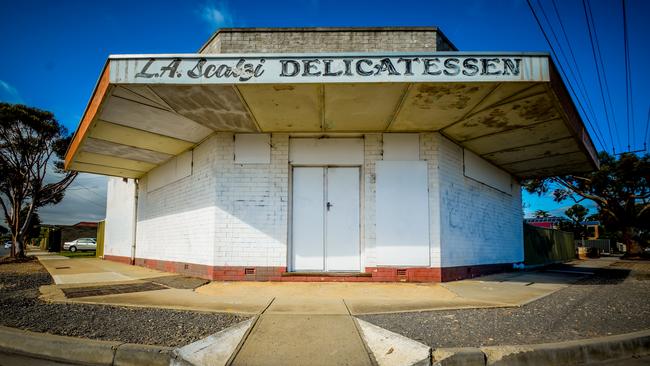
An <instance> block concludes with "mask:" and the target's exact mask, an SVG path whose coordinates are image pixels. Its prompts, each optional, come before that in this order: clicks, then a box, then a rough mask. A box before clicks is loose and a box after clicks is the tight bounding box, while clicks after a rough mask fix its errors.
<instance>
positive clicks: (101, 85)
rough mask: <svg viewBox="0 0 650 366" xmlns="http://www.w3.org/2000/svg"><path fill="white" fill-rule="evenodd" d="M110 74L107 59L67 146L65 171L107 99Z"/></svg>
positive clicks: (109, 87)
mask: <svg viewBox="0 0 650 366" xmlns="http://www.w3.org/2000/svg"><path fill="white" fill-rule="evenodd" d="M110 72H111V67H110V59H109V60H107V61H106V63H105V64H104V68H103V69H102V73H101V74H100V76H99V79H98V80H97V83H96V84H95V89H94V90H93V94H92V97H91V98H90V100H89V101H88V105H87V106H86V109H85V111H84V114H83V117H82V118H81V122H80V123H79V127H77V130H76V131H75V133H74V136H73V137H72V141H71V142H70V146H68V150H67V151H66V153H65V160H64V164H63V166H64V168H65V169H66V170H68V169H70V163H71V162H72V161H73V159H74V157H75V155H76V154H77V151H79V147H80V146H81V143H82V142H83V140H84V139H85V138H86V136H87V135H88V129H90V126H91V125H92V123H93V121H94V120H95V116H97V115H98V114H99V112H100V110H101V106H102V104H103V102H104V101H105V100H106V99H107V98H106V97H107V96H108V95H109V94H110V89H111V87H112V86H111V84H110Z"/></svg>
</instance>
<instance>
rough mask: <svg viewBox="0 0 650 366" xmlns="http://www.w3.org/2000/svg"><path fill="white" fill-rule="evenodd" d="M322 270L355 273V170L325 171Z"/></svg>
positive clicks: (357, 233)
mask: <svg viewBox="0 0 650 366" xmlns="http://www.w3.org/2000/svg"><path fill="white" fill-rule="evenodd" d="M327 202H329V203H330V205H331V206H330V208H329V209H328V210H327V220H326V225H327V229H326V233H327V235H326V238H327V240H326V242H327V245H326V249H325V252H326V257H327V260H326V266H327V268H326V270H328V271H359V270H360V268H361V263H360V258H359V256H360V254H359V168H327Z"/></svg>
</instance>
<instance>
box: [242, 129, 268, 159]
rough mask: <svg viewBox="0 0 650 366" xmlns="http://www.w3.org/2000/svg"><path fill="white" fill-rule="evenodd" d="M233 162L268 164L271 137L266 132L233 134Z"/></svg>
mask: <svg viewBox="0 0 650 366" xmlns="http://www.w3.org/2000/svg"><path fill="white" fill-rule="evenodd" d="M235 163H237V164H270V163H271V138H270V136H269V135H268V134H256V133H255V134H252V133H250V134H249V133H247V134H237V135H235Z"/></svg>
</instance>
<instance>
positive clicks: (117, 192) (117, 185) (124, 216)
mask: <svg viewBox="0 0 650 366" xmlns="http://www.w3.org/2000/svg"><path fill="white" fill-rule="evenodd" d="M107 185H108V186H107V189H106V220H105V225H106V226H105V228H104V255H112V256H120V257H129V258H130V257H131V246H132V245H133V214H134V210H133V208H134V207H133V206H134V205H135V183H134V181H133V179H129V180H127V181H126V182H125V181H124V180H123V179H122V178H116V177H109V178H108V183H107Z"/></svg>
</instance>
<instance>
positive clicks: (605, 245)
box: [575, 239, 612, 253]
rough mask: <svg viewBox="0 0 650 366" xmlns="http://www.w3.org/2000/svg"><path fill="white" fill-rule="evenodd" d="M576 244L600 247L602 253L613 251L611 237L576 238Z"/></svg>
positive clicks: (578, 245)
mask: <svg viewBox="0 0 650 366" xmlns="http://www.w3.org/2000/svg"><path fill="white" fill-rule="evenodd" d="M575 246H576V248H577V247H588V248H598V250H599V251H600V252H602V253H611V252H612V251H611V246H610V242H609V239H590V240H587V239H585V240H576V241H575Z"/></svg>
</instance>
